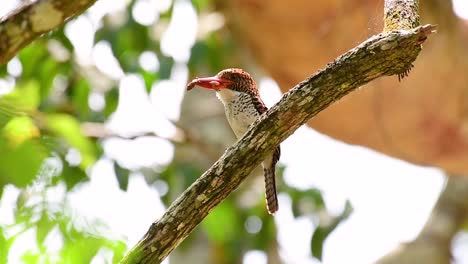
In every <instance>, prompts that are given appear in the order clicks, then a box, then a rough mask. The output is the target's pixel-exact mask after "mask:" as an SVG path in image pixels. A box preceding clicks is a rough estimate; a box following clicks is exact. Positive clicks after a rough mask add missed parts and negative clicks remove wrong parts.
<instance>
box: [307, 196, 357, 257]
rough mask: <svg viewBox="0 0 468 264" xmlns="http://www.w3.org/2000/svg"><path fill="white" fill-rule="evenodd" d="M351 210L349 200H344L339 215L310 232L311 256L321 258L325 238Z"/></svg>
mask: <svg viewBox="0 0 468 264" xmlns="http://www.w3.org/2000/svg"><path fill="white" fill-rule="evenodd" d="M352 212H353V207H352V205H351V203H350V202H349V201H346V204H345V207H344V209H343V212H341V214H340V215H339V216H336V217H334V218H333V219H331V220H330V221H327V224H325V225H319V226H318V227H317V228H316V229H315V232H314V233H313V234H312V239H311V252H312V256H314V257H315V258H317V259H318V260H322V253H323V244H324V243H325V239H327V237H328V236H329V235H330V234H331V232H333V230H335V228H336V227H337V226H338V225H339V224H340V223H341V222H343V221H344V220H345V219H347V218H348V217H349V216H350V215H351V213H352Z"/></svg>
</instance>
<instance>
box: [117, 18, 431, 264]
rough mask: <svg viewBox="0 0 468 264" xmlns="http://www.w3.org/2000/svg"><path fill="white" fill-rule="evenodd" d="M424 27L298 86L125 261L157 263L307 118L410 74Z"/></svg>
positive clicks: (378, 39) (374, 45)
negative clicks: (379, 82)
mask: <svg viewBox="0 0 468 264" xmlns="http://www.w3.org/2000/svg"><path fill="white" fill-rule="evenodd" d="M434 28H435V27H434V26H432V25H425V26H420V27H417V28H415V29H412V30H394V31H390V32H386V33H382V34H379V35H376V36H373V37H371V38H370V39H368V40H367V41H365V42H363V43H362V44H360V45H359V46H357V47H356V48H354V49H352V50H350V51H348V52H347V53H345V54H344V55H342V56H340V57H339V58H337V59H336V60H335V61H334V62H332V63H330V64H328V65H327V66H326V67H325V69H323V70H321V71H319V72H317V73H316V74H314V75H312V76H311V77H310V78H308V79H306V80H304V81H303V82H301V83H299V84H298V85H296V86H295V87H294V88H293V89H292V90H290V91H289V92H288V93H286V94H285V95H284V96H283V98H282V99H281V101H280V102H278V103H277V104H276V105H275V106H273V107H272V108H271V109H270V110H268V112H266V113H265V114H264V115H262V117H261V118H260V119H259V120H257V121H256V122H255V123H254V124H253V125H252V126H251V128H250V129H249V131H248V132H247V133H246V134H245V135H244V136H243V137H242V138H241V139H240V140H239V141H238V142H237V143H236V144H235V145H233V146H231V147H230V148H228V149H227V150H226V152H225V153H224V155H223V156H222V157H221V158H220V159H219V160H218V161H217V162H216V163H215V164H214V165H213V166H212V167H211V168H210V169H208V170H207V171H206V172H205V173H204V174H203V175H202V176H201V177H200V178H199V179H198V180H197V181H196V182H195V183H193V184H192V185H191V186H190V187H189V188H188V189H187V190H186V191H185V192H184V193H183V194H182V195H181V196H180V197H179V198H178V199H177V200H176V201H174V203H173V204H172V205H171V206H170V207H169V208H168V210H167V212H166V213H165V214H164V215H163V216H162V218H161V219H159V220H157V221H156V222H154V223H153V224H152V225H151V227H150V228H149V230H148V232H147V233H146V235H145V236H144V237H143V238H142V239H141V240H140V241H139V242H138V244H137V245H136V246H135V247H134V248H133V249H132V250H131V251H130V252H129V254H128V255H127V256H126V257H125V258H124V259H123V260H122V263H158V262H161V261H162V260H163V259H164V258H166V257H167V256H168V255H169V253H170V252H171V251H172V250H173V249H174V248H175V247H176V246H177V245H178V244H179V243H180V242H182V240H184V239H185V237H186V236H188V234H190V232H191V231H192V230H193V229H194V228H195V227H196V226H197V225H198V224H199V223H200V222H201V221H202V220H203V218H204V217H205V216H206V215H208V213H209V212H210V211H211V210H212V209H213V208H214V207H215V206H216V205H217V204H219V203H220V202H221V201H222V200H223V199H225V198H226V197H227V196H228V195H229V194H230V193H231V192H232V191H234V190H235V189H236V188H237V187H238V186H239V184H240V183H241V182H242V181H243V180H244V179H245V178H246V177H247V176H248V175H249V173H250V172H251V171H252V170H253V169H254V168H255V167H256V166H257V165H258V164H259V163H260V162H261V161H262V160H263V159H264V158H265V156H266V155H268V153H271V152H272V151H273V150H274V148H275V147H276V146H277V145H278V144H279V143H281V142H282V141H283V140H285V139H286V138H287V137H288V136H290V135H291V134H292V133H294V131H295V130H296V129H297V128H299V127H300V126H301V125H302V124H304V123H305V122H306V121H307V120H309V119H310V118H312V117H313V116H315V115H316V114H317V113H319V112H320V111H321V110H323V109H325V108H326V107H328V106H329V105H330V104H332V103H333V102H335V101H337V100H339V99H340V98H341V97H343V96H344V95H346V94H348V93H349V92H351V91H353V90H354V89H356V88H358V87H360V86H362V85H364V84H366V83H368V82H370V81H372V80H374V79H376V78H378V77H381V76H389V75H395V74H397V75H407V73H408V71H409V69H410V68H411V67H412V62H413V61H414V60H415V59H416V57H417V55H418V54H419V51H420V49H421V48H420V44H421V43H422V42H424V40H425V39H426V38H427V36H428V35H429V34H430V33H431V32H433V30H434Z"/></svg>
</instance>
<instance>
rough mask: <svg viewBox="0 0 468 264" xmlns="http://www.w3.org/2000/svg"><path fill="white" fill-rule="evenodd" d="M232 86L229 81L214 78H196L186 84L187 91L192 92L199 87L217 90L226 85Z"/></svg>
mask: <svg viewBox="0 0 468 264" xmlns="http://www.w3.org/2000/svg"><path fill="white" fill-rule="evenodd" d="M230 84H232V82H231V81H229V80H226V79H222V78H218V77H216V76H214V77H205V78H196V79H193V80H192V81H191V82H190V83H189V84H187V91H190V90H192V88H193V87H195V86H196V85H197V86H200V87H203V88H207V89H214V90H219V89H221V88H226V87H227V86H228V85H230Z"/></svg>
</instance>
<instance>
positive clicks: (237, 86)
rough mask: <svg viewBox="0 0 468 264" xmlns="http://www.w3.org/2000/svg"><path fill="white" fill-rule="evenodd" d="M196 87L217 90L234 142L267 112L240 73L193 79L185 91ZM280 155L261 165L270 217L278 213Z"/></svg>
mask: <svg viewBox="0 0 468 264" xmlns="http://www.w3.org/2000/svg"><path fill="white" fill-rule="evenodd" d="M195 86H200V87H204V88H208V89H214V90H216V93H217V96H218V98H219V99H220V100H221V102H222V103H223V104H224V109H225V111H226V117H227V120H228V122H229V125H230V126H231V128H232V130H233V131H234V134H235V135H236V137H237V138H241V137H242V135H244V133H245V132H246V131H247V130H248V128H249V126H250V125H251V124H252V123H253V122H254V121H255V120H256V119H257V118H258V117H260V116H261V115H262V114H263V113H264V112H266V111H267V110H268V108H267V107H266V106H265V104H264V103H263V101H262V99H261V98H260V95H259V93H258V88H257V84H256V82H255V81H254V79H253V78H252V77H251V76H250V74H249V73H247V72H246V71H244V70H242V69H226V70H223V71H220V72H219V73H218V74H216V75H215V76H214V77H207V78H196V79H194V80H192V81H191V82H190V83H189V84H188V85H187V90H191V89H192V88H193V87H195ZM280 155H281V151H280V147H279V146H278V147H277V148H276V150H275V151H274V152H273V153H272V154H271V155H269V156H267V158H266V159H265V160H264V161H263V162H262V166H263V172H264V176H265V193H266V202H267V208H268V212H269V213H270V214H274V213H275V212H276V211H278V198H277V194H276V180H275V167H276V163H277V162H278V160H279V158H280Z"/></svg>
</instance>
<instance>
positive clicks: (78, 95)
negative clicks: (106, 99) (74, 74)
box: [72, 79, 91, 118]
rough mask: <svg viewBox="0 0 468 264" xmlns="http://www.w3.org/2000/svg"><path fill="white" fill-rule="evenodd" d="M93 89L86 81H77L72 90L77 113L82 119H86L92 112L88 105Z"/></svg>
mask: <svg viewBox="0 0 468 264" xmlns="http://www.w3.org/2000/svg"><path fill="white" fill-rule="evenodd" d="M90 91H91V87H90V86H89V82H88V81H87V80H86V79H80V80H79V81H77V82H76V83H75V85H74V87H73V90H72V93H73V94H72V101H73V105H74V106H75V108H76V110H77V113H79V115H80V117H81V118H85V117H86V116H87V115H88V114H89V113H90V111H91V109H90V108H89V105H88V99H89V93H90Z"/></svg>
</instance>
